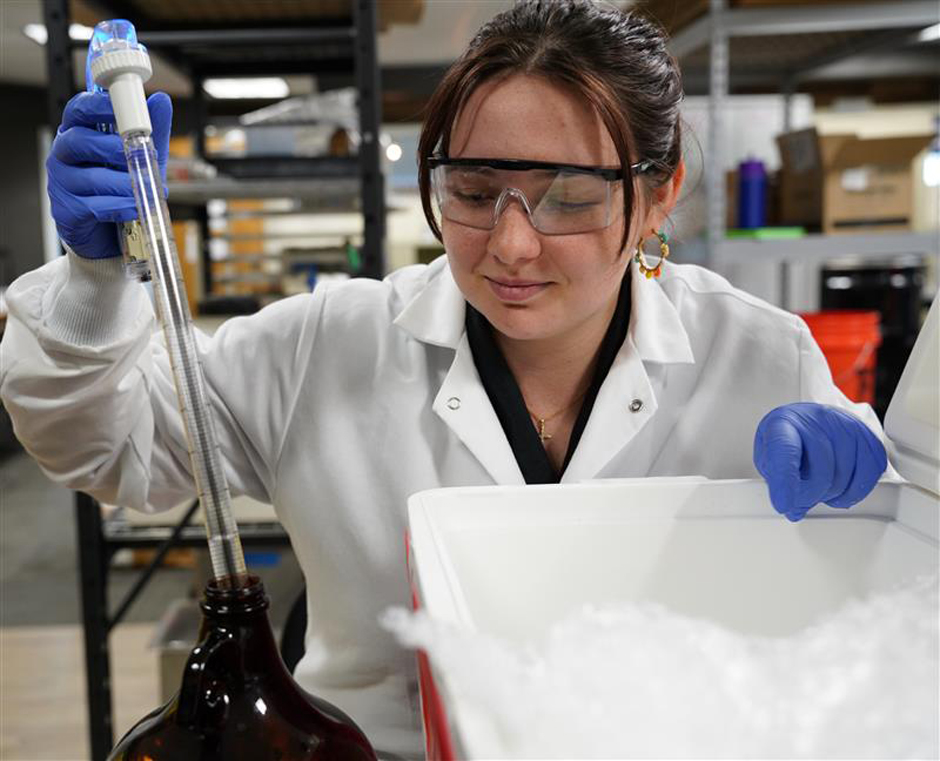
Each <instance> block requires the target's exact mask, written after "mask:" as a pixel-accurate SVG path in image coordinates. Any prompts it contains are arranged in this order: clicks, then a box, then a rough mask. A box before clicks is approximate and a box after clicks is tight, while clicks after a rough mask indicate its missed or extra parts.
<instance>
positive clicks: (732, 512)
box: [409, 301, 940, 759]
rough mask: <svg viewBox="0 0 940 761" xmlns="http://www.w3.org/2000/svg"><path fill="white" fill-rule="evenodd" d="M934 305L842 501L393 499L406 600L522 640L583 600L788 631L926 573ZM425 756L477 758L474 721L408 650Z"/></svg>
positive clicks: (648, 487)
mask: <svg viewBox="0 0 940 761" xmlns="http://www.w3.org/2000/svg"><path fill="white" fill-rule="evenodd" d="M938 311H940V307H938V303H937V302H936V301H935V302H934V304H933V307H932V308H931V311H930V314H929V316H928V319H927V323H926V325H925V327H924V329H923V330H922V331H921V335H920V337H919V339H918V342H917V344H916V346H915V348H914V351H913V353H912V355H911V359H910V360H909V362H908V364H907V367H906V368H905V372H904V375H903V377H902V379H901V382H900V384H899V386H898V389H897V392H896V394H895V396H894V398H893V400H892V404H891V407H890V409H889V411H888V415H887V419H886V426H885V427H886V431H887V434H888V436H889V437H890V438H891V439H892V441H893V443H894V444H895V446H896V448H897V452H896V453H895V454H893V455H892V461H893V463H894V465H895V466H896V467H897V469H898V471H899V472H900V473H901V474H902V475H903V476H904V477H905V478H907V479H909V481H907V482H898V483H894V482H884V481H883V482H881V483H880V484H879V485H878V486H877V487H876V488H875V490H874V491H873V492H872V494H871V495H870V496H869V497H868V498H867V499H865V500H864V501H863V502H862V503H860V504H858V505H856V506H854V507H853V508H851V509H850V510H840V509H835V508H829V507H826V506H823V505H820V506H817V507H816V508H814V509H813V510H812V511H810V513H809V514H808V515H807V517H806V518H805V519H804V520H802V521H800V522H799V523H795V524H791V523H789V522H787V521H786V520H785V519H784V518H782V517H781V516H780V515H778V514H777V513H776V512H775V511H774V509H773V507H772V506H771V504H770V501H769V498H768V495H767V488H766V486H765V484H764V482H763V481H761V480H739V481H709V480H706V479H700V478H668V479H653V478H647V479H635V480H622V481H605V482H594V483H587V484H583V485H570V486H568V485H565V486H529V487H480V488H455V489H437V490H433V491H427V492H421V493H419V494H416V495H414V496H413V497H412V498H411V499H410V500H409V519H410V542H411V547H410V558H409V564H410V568H411V573H412V580H413V585H414V593H415V603H416V605H417V606H420V607H422V608H423V609H424V610H426V611H427V612H428V614H429V615H430V616H431V617H433V618H434V619H436V620H439V621H442V622H446V623H451V624H455V625H458V626H460V627H462V628H465V629H470V630H473V631H478V632H483V633H487V634H493V635H496V636H499V637H502V638H506V639H509V640H511V641H518V642H522V641H527V640H529V641H531V640H537V639H538V638H539V637H540V636H541V635H543V634H544V633H545V632H546V631H547V630H548V629H549V627H550V626H551V625H552V624H553V623H555V622H558V621H559V620H561V619H562V618H564V617H565V616H566V615H568V614H570V613H572V612H573V611H576V610H578V609H580V608H582V607H583V606H584V605H585V604H586V603H593V604H605V603H610V602H626V601H630V602H637V601H651V602H656V603H660V604H662V605H664V606H666V607H667V608H669V609H671V610H673V611H675V612H677V613H681V614H685V615H688V616H691V617H694V618H697V619H706V620H710V621H714V622H716V623H718V624H720V625H722V626H724V627H727V628H728V629H730V630H732V631H736V632H740V633H742V634H748V635H768V636H781V635H788V634H793V633H796V632H798V631H800V630H801V629H803V628H804V627H806V626H807V625H808V624H810V623H811V622H813V621H814V620H815V619H817V618H819V617H820V616H821V615H824V614H826V613H830V612H832V611H835V610H836V609H838V608H839V607H840V606H841V605H843V604H844V603H846V602H848V601H849V600H850V599H852V598H858V597H866V596H868V595H870V594H872V593H876V592H881V591H888V590H890V589H892V588H893V587H895V586H897V585H898V584H901V583H903V582H905V581H909V580H913V579H915V578H917V577H919V576H922V575H925V574H935V573H936V572H937V568H938V546H940V543H938V539H940V527H938V522H940V500H938V496H937V495H938V494H940V465H938V463H940V425H938V418H940V409H938V408H940V400H938V396H940V372H938V363H940V330H938V325H937V323H938V320H940V315H938ZM419 668H420V672H421V673H420V677H421V688H422V703H423V708H424V719H425V731H426V735H427V740H428V755H429V757H431V758H443V759H448V758H454V757H459V758H479V757H482V755H485V754H487V753H488V754H490V755H491V754H492V749H493V747H495V746H494V742H495V741H494V738H492V737H481V736H480V733H481V732H482V731H485V730H484V728H485V723H481V722H478V721H476V717H475V716H474V715H473V711H472V710H470V709H468V708H467V707H466V706H463V705H461V703H460V701H459V700H458V699H455V697H454V695H453V691H452V690H450V689H449V686H448V675H447V673H442V672H440V671H439V670H437V669H434V668H432V667H429V663H428V659H427V658H426V657H425V655H424V654H423V653H419Z"/></svg>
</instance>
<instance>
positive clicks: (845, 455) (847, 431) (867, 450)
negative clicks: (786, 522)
mask: <svg viewBox="0 0 940 761" xmlns="http://www.w3.org/2000/svg"><path fill="white" fill-rule="evenodd" d="M754 465H755V466H756V467H757V470H758V471H759V472H760V474H761V475H762V476H763V477H764V479H765V480H766V481H767V486H768V487H769V488H770V501H771V502H772V503H773V506H774V508H775V509H776V510H777V512H778V513H781V514H783V515H785V516H786V517H787V518H789V519H790V520H791V521H798V520H800V519H801V518H803V516H805V515H806V513H807V511H808V510H809V509H810V508H811V507H813V506H814V505H815V504H817V503H819V502H825V503H826V504H827V505H829V506H831V507H851V506H852V505H854V504H855V503H856V502H859V501H861V500H862V499H864V498H865V497H867V496H868V494H869V492H871V490H872V489H873V488H874V487H875V484H876V483H877V482H878V479H879V478H880V477H881V474H882V473H884V471H885V468H886V467H887V465H888V457H887V455H886V454H885V448H884V446H883V445H882V443H881V442H880V441H879V440H878V437H877V436H875V434H874V433H872V431H871V429H869V428H868V426H867V425H865V424H864V423H863V422H862V421H861V420H859V419H858V418H855V417H853V416H852V415H851V414H849V413H847V412H844V411H842V410H840V409H837V408H835V407H828V406H826V405H823V404H813V403H809V402H800V403H798V404H787V405H784V406H783V407H777V408H776V409H774V410H771V411H770V412H769V413H767V415H766V416H765V417H764V419H763V420H761V422H760V425H758V426H757V433H756V434H755V436H754Z"/></svg>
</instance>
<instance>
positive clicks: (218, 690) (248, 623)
mask: <svg viewBox="0 0 940 761" xmlns="http://www.w3.org/2000/svg"><path fill="white" fill-rule="evenodd" d="M267 609H268V598H267V595H265V593H264V586H263V585H262V583H261V581H260V580H259V579H258V578H257V577H254V576H252V577H249V578H248V582H247V583H246V584H244V585H242V586H239V587H237V588H228V587H227V586H226V585H225V584H224V583H220V582H219V581H218V580H213V581H210V582H209V584H208V586H207V587H206V594H205V598H204V600H203V602H202V611H203V622H202V629H201V631H200V633H199V644H198V645H196V647H195V648H194V649H193V651H192V653H191V654H190V656H189V660H188V661H187V663H186V668H185V670H184V672H183V681H182V684H181V685H180V691H179V692H178V693H177V694H176V696H175V697H173V698H172V699H171V700H170V701H169V702H168V703H167V704H166V705H165V706H163V707H162V708H158V709H157V710H156V711H154V712H153V713H151V714H149V715H148V716H145V717H144V718H143V719H141V720H140V721H139V722H138V723H137V724H136V725H135V726H134V727H133V728H132V729H131V730H130V731H129V732H128V733H127V734H126V735H125V736H124V737H123V738H122V739H121V741H120V742H119V743H118V744H117V746H116V747H115V748H114V750H113V751H111V755H110V756H109V759H111V761H145V760H146V761H223V759H224V761H275V759H278V761H347V760H348V761H368V760H371V761H375V752H374V751H373V750H372V746H371V745H370V744H369V741H368V740H367V739H366V737H365V735H364V734H363V733H362V731H361V730H360V729H359V728H358V727H357V726H356V725H355V723H354V722H353V721H352V719H350V718H349V717H348V716H346V714H344V713H343V712H342V711H340V710H339V709H338V708H336V707H334V706H332V705H330V704H329V703H327V702H326V701H323V700H320V699H319V698H315V697H314V696H312V695H310V694H308V693H306V692H304V690H302V689H301V688H300V686H299V685H298V684H297V683H296V682H295V681H294V679H293V677H291V675H290V673H289V672H288V670H287V667H286V666H284V662H283V661H282V660H281V657H280V654H279V653H278V650H277V646H276V644H275V642H274V634H273V633H272V631H271V625H270V623H269V622H268V614H267Z"/></svg>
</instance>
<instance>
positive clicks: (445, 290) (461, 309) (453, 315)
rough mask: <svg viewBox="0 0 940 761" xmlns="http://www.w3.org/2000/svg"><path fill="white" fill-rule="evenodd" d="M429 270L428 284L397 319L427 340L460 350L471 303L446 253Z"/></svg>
mask: <svg viewBox="0 0 940 761" xmlns="http://www.w3.org/2000/svg"><path fill="white" fill-rule="evenodd" d="M428 270H429V277H428V282H427V284H426V285H425V286H424V287H423V288H422V289H421V290H420V291H418V293H417V295H415V297H414V298H412V299H411V301H409V302H408V304H407V306H405V308H404V309H403V310H402V311H401V312H400V313H399V315H398V317H396V318H395V325H397V326H398V327H400V328H402V329H403V330H404V331H405V332H406V333H408V334H409V335H411V336H413V337H414V338H416V339H418V340H419V341H422V342H424V343H429V344H433V345H434V346H443V347H446V348H448V349H456V348H457V345H458V344H459V343H460V338H461V336H463V334H464V320H465V318H466V312H467V302H466V301H465V300H464V297H463V294H462V293H461V292H460V289H459V288H458V287H457V283H456V281H455V280H454V276H453V274H452V273H451V271H450V266H449V265H448V264H447V260H446V257H445V256H441V258H440V259H438V260H436V261H435V262H433V263H432V264H431V265H429V267H428ZM434 270H437V271H436V272H435V271H434Z"/></svg>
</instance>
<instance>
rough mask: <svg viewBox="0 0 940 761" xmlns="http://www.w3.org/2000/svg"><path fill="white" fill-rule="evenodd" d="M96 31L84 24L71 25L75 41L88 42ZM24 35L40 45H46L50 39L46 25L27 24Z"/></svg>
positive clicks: (70, 31) (70, 34)
mask: <svg viewBox="0 0 940 761" xmlns="http://www.w3.org/2000/svg"><path fill="white" fill-rule="evenodd" d="M94 31H95V30H94V29H92V28H91V27H90V26H85V25H84V24H69V37H71V38H72V39H73V40H79V41H86V42H87V41H88V40H90V39H91V35H92V34H94ZM23 34H25V35H26V36H27V37H29V39H31V40H32V41H33V42H35V43H37V44H39V45H45V44H46V42H47V41H48V39H49V32H48V31H46V25H45V24H27V25H26V26H24V27H23Z"/></svg>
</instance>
